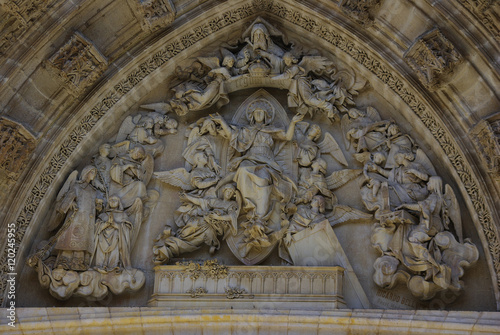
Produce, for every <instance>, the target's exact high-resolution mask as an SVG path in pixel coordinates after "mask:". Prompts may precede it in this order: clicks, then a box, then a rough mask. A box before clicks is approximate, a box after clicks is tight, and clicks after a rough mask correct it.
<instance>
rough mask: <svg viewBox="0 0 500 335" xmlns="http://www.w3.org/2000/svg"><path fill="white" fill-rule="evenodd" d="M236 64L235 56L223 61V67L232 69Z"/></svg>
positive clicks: (227, 57) (226, 57) (225, 58)
mask: <svg viewBox="0 0 500 335" xmlns="http://www.w3.org/2000/svg"><path fill="white" fill-rule="evenodd" d="M235 62H236V60H235V59H234V56H233V55H228V56H225V57H224V59H223V60H222V66H226V67H228V68H232V67H233V66H234V63H235Z"/></svg>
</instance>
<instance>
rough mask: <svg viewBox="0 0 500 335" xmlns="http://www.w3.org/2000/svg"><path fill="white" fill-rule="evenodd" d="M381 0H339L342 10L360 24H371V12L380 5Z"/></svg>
mask: <svg viewBox="0 0 500 335" xmlns="http://www.w3.org/2000/svg"><path fill="white" fill-rule="evenodd" d="M380 3H381V0H341V1H340V4H339V6H340V8H341V9H342V12H344V14H346V15H347V16H349V17H350V18H351V19H353V20H354V21H356V22H357V23H359V24H360V25H362V26H365V27H367V26H370V25H372V24H373V22H374V20H373V12H374V11H375V10H376V9H377V8H378V7H379V6H380Z"/></svg>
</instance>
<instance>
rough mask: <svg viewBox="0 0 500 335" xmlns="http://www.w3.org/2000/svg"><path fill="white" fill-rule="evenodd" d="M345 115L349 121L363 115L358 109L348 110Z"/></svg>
mask: <svg viewBox="0 0 500 335" xmlns="http://www.w3.org/2000/svg"><path fill="white" fill-rule="evenodd" d="M347 114H349V117H350V118H351V119H357V118H358V117H362V116H364V115H365V114H364V113H363V112H362V111H360V110H359V109H356V108H351V109H349V111H348V112H347Z"/></svg>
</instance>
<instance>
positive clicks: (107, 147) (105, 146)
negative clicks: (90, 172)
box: [99, 144, 111, 157]
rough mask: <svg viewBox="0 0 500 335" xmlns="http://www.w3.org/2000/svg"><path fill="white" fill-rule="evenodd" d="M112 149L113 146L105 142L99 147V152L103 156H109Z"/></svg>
mask: <svg viewBox="0 0 500 335" xmlns="http://www.w3.org/2000/svg"><path fill="white" fill-rule="evenodd" d="M110 150H111V146H110V145H109V144H103V145H101V146H100V147H99V154H100V155H101V156H102V157H108V156H109V151H110Z"/></svg>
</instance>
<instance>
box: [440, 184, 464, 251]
mask: <svg viewBox="0 0 500 335" xmlns="http://www.w3.org/2000/svg"><path fill="white" fill-rule="evenodd" d="M444 201H445V203H446V207H447V208H448V216H449V218H450V219H451V221H453V227H454V228H455V232H456V233H457V236H458V240H459V241H460V243H463V239H464V238H463V233H462V216H461V214H460V205H459V203H458V200H457V197H456V196H455V192H453V189H452V188H451V186H450V185H448V184H446V185H445V187H444Z"/></svg>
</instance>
